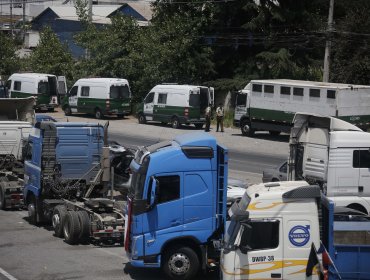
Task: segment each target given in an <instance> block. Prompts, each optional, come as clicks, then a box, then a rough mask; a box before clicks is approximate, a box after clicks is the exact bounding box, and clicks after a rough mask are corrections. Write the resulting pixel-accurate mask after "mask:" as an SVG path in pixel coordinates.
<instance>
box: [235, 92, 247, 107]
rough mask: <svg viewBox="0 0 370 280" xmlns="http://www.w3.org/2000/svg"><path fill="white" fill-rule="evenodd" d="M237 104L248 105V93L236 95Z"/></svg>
mask: <svg viewBox="0 0 370 280" xmlns="http://www.w3.org/2000/svg"><path fill="white" fill-rule="evenodd" d="M236 105H237V106H246V105H247V95H246V94H238V95H237V96H236Z"/></svg>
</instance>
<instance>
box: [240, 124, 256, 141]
mask: <svg viewBox="0 0 370 280" xmlns="http://www.w3.org/2000/svg"><path fill="white" fill-rule="evenodd" d="M240 129H241V131H242V134H243V135H244V136H249V137H253V136H254V132H255V131H254V129H253V128H252V127H251V125H250V123H249V122H247V121H243V122H242V123H241V124H240Z"/></svg>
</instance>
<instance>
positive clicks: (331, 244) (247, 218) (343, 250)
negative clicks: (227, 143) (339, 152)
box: [124, 133, 370, 279]
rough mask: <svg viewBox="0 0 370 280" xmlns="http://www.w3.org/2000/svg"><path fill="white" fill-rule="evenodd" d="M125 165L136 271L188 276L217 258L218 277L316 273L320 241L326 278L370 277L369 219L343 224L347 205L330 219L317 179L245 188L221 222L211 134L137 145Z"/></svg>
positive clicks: (220, 154)
mask: <svg viewBox="0 0 370 280" xmlns="http://www.w3.org/2000/svg"><path fill="white" fill-rule="evenodd" d="M131 170H132V173H133V177H132V184H131V189H130V192H129V195H128V204H127V211H126V225H125V242H124V243H125V251H126V253H127V256H128V258H129V260H130V262H131V265H133V266H134V267H141V268H153V267H154V268H161V269H162V271H163V272H164V274H165V275H166V276H167V277H169V278H171V279H192V278H193V277H194V276H195V275H196V274H197V273H198V272H199V271H200V270H204V271H205V270H207V268H211V267H213V266H214V265H215V264H217V263H218V264H219V265H220V267H221V270H222V275H223V276H222V277H223V279H318V277H319V276H318V275H319V270H318V269H311V272H310V264H312V261H311V259H312V256H311V258H310V253H311V246H312V244H315V245H316V247H317V248H319V247H320V244H321V243H322V244H324V245H325V248H327V250H328V254H329V255H330V256H331V259H332V261H333V262H332V264H327V268H326V269H325V270H326V271H327V272H325V271H324V269H323V273H324V274H325V276H326V277H329V279H339V276H338V275H340V276H341V279H370V267H369V266H368V260H369V256H370V246H369V243H367V242H368V240H369V236H368V231H369V229H370V221H369V220H368V217H367V216H364V215H363V214H361V213H357V214H359V215H360V218H359V219H363V220H361V223H360V222H359V221H353V220H350V221H346V220H345V219H352V218H351V217H353V215H352V214H349V215H347V214H348V213H351V212H348V211H355V210H352V209H347V210H348V211H347V210H345V211H344V212H345V214H344V215H342V216H341V217H342V218H341V219H342V221H341V222H338V223H337V222H334V204H333V203H332V202H330V200H328V199H327V198H326V197H324V196H322V194H321V190H320V187H319V186H317V185H309V184H308V183H307V182H305V181H292V182H276V183H266V184H259V185H254V186H250V187H248V188H247V190H246V192H245V194H244V196H243V198H242V199H241V200H240V201H239V202H235V203H234V204H233V206H232V208H231V209H230V210H229V211H228V214H229V216H230V221H227V215H226V209H227V208H226V207H227V206H226V200H227V199H226V188H225V187H226V182H227V177H228V152H227V149H226V148H224V147H222V146H220V145H218V143H217V141H216V139H215V138H214V137H213V136H211V135H208V134H205V133H195V134H187V135H181V136H177V137H176V138H175V139H174V140H173V141H168V142H162V143H158V144H155V145H152V146H148V147H143V148H141V149H140V150H138V151H137V152H136V155H135V159H134V160H133V161H132V163H131ZM346 211H347V212H346ZM320 213H321V214H320ZM320 216H321V217H323V218H322V219H320ZM338 235H339V236H340V235H343V236H344V238H341V241H340V242H339V241H338V240H340V239H338V238H336V237H338ZM356 235H360V238H357V239H354V238H353V236H356ZM351 236H352V237H351ZM298 251H299V254H298V253H297V252H298ZM220 256H221V258H220ZM318 260H319V262H320V263H321V266H323V264H322V261H321V257H320V256H318ZM306 271H307V272H306Z"/></svg>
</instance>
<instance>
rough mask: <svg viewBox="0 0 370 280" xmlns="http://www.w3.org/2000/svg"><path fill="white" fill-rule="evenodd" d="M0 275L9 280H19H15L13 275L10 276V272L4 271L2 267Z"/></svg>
mask: <svg viewBox="0 0 370 280" xmlns="http://www.w3.org/2000/svg"><path fill="white" fill-rule="evenodd" d="M0 273H1V274H2V275H4V276H5V277H6V278H8V279H9V280H18V279H17V278H15V277H14V276H13V275H11V274H9V273H8V272H6V271H5V270H4V269H2V268H1V267H0Z"/></svg>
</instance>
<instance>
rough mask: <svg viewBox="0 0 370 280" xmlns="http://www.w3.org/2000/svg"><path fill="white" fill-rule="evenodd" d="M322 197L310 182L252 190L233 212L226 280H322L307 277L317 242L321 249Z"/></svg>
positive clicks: (225, 261) (224, 271)
mask: <svg viewBox="0 0 370 280" xmlns="http://www.w3.org/2000/svg"><path fill="white" fill-rule="evenodd" d="M319 197H320V189H319V188H318V187H317V186H310V185H308V184H307V183H306V182H305V181H296V182H280V183H269V184H258V185H253V186H250V187H248V188H247V190H246V192H245V194H244V196H243V198H242V200H241V201H240V202H239V203H234V204H233V206H232V208H231V209H230V210H229V215H230V217H231V221H230V223H229V225H228V226H227V230H226V232H225V241H224V248H223V250H222V254H221V269H222V276H223V278H222V279H223V280H226V279H228V280H229V279H230V280H231V279H233V280H234V279H318V275H317V274H315V273H314V275H312V276H311V277H310V278H306V275H305V273H306V267H307V262H308V258H309V255H310V250H311V245H312V243H314V244H315V246H316V247H317V248H319V246H320V227H319V218H318V217H319V215H318V207H317V203H316V200H317V198H319Z"/></svg>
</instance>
